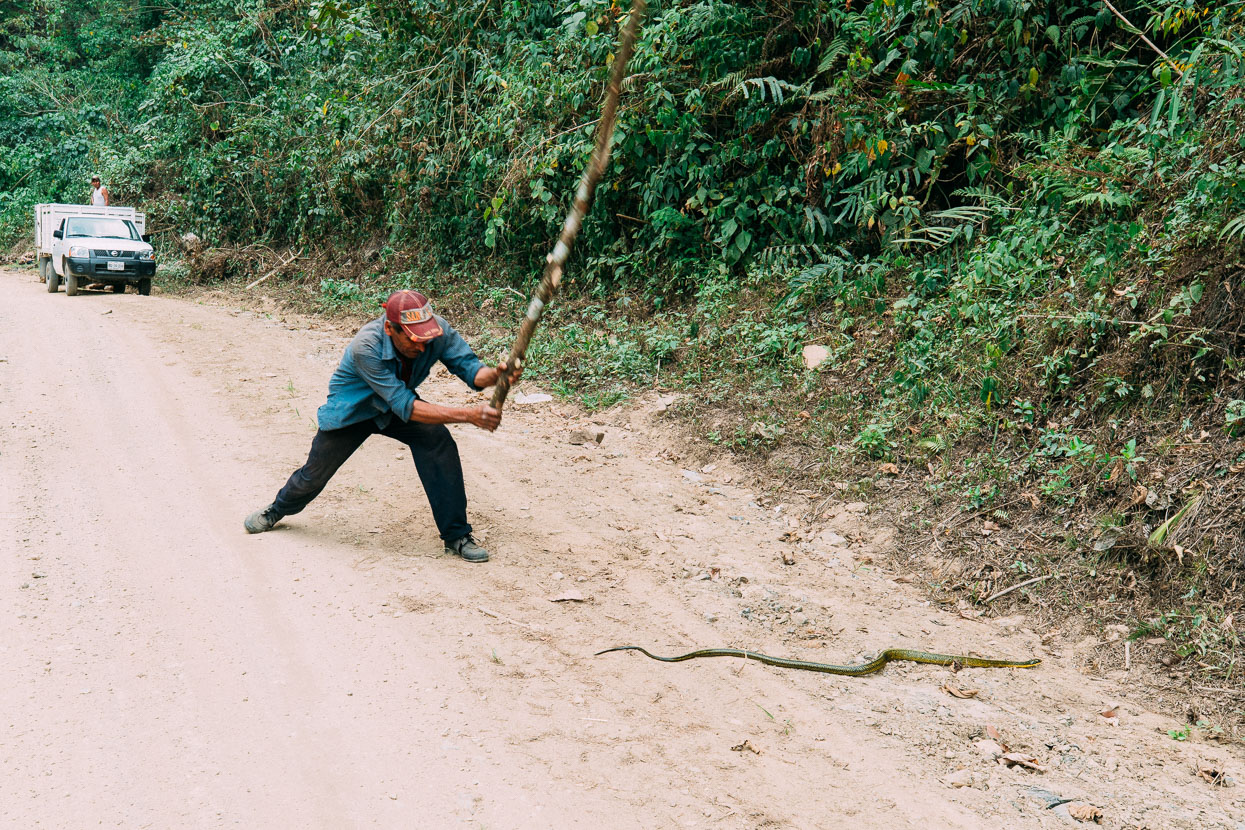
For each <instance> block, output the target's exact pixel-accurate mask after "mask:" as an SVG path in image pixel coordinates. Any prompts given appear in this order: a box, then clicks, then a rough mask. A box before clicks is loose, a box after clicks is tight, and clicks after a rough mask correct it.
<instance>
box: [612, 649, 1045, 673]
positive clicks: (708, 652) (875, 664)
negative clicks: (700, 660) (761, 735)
mask: <svg viewBox="0 0 1245 830" xmlns="http://www.w3.org/2000/svg"><path fill="white" fill-rule="evenodd" d="M611 651H638V652H640V653H641V654H643V655H644V656H645V657H651V658H653V659H654V660H660V661H662V662H663V663H682V662H683V661H684V660H691V659H692V658H694V657H743V658H746V659H748V660H756V661H757V662H758V663H764V664H765V665H767V666H777V667H778V668H780V669H804V670H805V671H819V672H824V673H826V674H844V675H847V676H848V677H864V676H865V675H867V674H873V673H874V672H878V671H881V670H882V667H883V666H885V665H886V664H887V663H889V662H891V661H892V660H908V661H910V662H912V663H932V664H934V665H936V666H951V665H957V664H958V665H960V666H963V667H965V668H974V669H996V668H997V669H1031V668H1033V667H1034V666H1036V665H1038V664H1040V663H1041V662H1042V661H1041V660H1040V659H1038V658H1036V657H1030V658H1029V659H1028V660H1003V659H994V658H990V657H967V656H960V655H955V654H934V653H933V652H929V651H912V650H911V649H906V648H888V649H886V650H885V651H883V652H882V653H881V654H879V655H878V656H877V657H874V658H873V659H872V660H870V661H869V662H867V663H861V664H859V665H855V666H836V665H834V664H833V663H813V662H810V661H808V660H791V659H789V658H786V657H770V656H769V655H768V654H760V653H759V652H755V651H744V650H743V649H740V648H702V649H700V650H699V651H689V652H688V653H687V654H681V655H679V656H678V657H658V656H657V655H656V654H653V653H651V652H649V651H647V650H646V649H643V648H641V647H640V646H614V647H613V648H607V649H605V650H604V651H598V652H597V653H596V655H594V656H598V657H599V656H600V655H602V654H608V653H609V652H611Z"/></svg>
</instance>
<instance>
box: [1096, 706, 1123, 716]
mask: <svg viewBox="0 0 1245 830" xmlns="http://www.w3.org/2000/svg"><path fill="white" fill-rule="evenodd" d="M1119 713H1120V706H1119V704H1118V703H1113V704H1111V705H1110V706H1108V707H1107V708H1106V709H1103V710H1102V711H1101V712H1099V713H1098V714H1100V715H1102V716H1103V717H1104V718H1113V717H1115V716H1116V715H1118V714H1119Z"/></svg>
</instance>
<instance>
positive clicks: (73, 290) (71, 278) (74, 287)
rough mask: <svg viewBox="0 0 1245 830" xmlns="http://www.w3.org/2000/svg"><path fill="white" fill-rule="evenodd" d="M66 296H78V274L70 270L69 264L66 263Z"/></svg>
mask: <svg viewBox="0 0 1245 830" xmlns="http://www.w3.org/2000/svg"><path fill="white" fill-rule="evenodd" d="M65 296H66V297H76V296H78V275H77V274H75V273H74V272H73V271H70V270H69V264H68V263H66V264H65Z"/></svg>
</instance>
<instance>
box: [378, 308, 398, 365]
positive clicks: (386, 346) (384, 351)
mask: <svg viewBox="0 0 1245 830" xmlns="http://www.w3.org/2000/svg"><path fill="white" fill-rule="evenodd" d="M378 322H379V323H380V359H381V360H397V359H398V350H397V349H395V348H394V347H393V338H392V337H390V336H389V332H387V331H385V318H384V317H381V318H380V320H379V321H378Z"/></svg>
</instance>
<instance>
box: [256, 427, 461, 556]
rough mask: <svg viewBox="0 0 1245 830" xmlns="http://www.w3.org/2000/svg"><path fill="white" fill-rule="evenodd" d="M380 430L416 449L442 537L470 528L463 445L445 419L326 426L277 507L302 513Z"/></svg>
mask: <svg viewBox="0 0 1245 830" xmlns="http://www.w3.org/2000/svg"><path fill="white" fill-rule="evenodd" d="M378 432H379V433H380V434H381V435H385V436H388V437H390V438H392V439H394V440H395V441H400V442H402V443H403V444H406V445H407V446H408V447H410V448H411V457H413V458H414V459H415V471H416V472H418V473H419V480H420V482H421V483H422V484H423V485H424V492H425V493H426V494H427V495H428V503H429V504H430V505H431V506H432V516H433V518H434V519H435V520H436V522H437V530H439V531H440V532H441V538H442V539H444V540H445V541H447V542H452V541H454V540H455V539H460V538H462V537H463V536H466V535H467V534H468V533H470V532H471V525H469V524H468V523H467V491H466V490H465V489H464V487H463V465H462V461H461V460H459V457H458V445H457V444H455V443H454V439H453V437H452V436H451V435H450V431H449V430H448V429H447V428H446V427H445V426H444V425H442V424H417V423H415V422H413V421H412V422H410V423H403V422H402V421H400V420H398V419H397V418H394V419H393V420H392V421H390V422H389V425H388V426H387V427H385V428H384V429H380V428H378V427H377V426H376V424H374V423H373V422H372V421H364V422H363V423H361V424H351V425H350V426H348V427H342V428H341V429H328V430H325V429H322V430H320V431H318V432H317V433H316V437H315V439H314V440H312V442H311V452H310V453H309V454H308V455H307V463H306V464H304V465H303V466H302V467H301V468H300V469H299V470H298V471H296V472H295V473H294V475H292V476H290V480H289V481H287V482H286V483H285V486H284V487H282V488H281V492H279V493H277V499H276V501H275V502H273V504H274V506H275V507H276V508H277V510H278V511H280V512H281V513H282V514H283V515H285V516H292V515H294V514H295V513H298V512H299V511H300V510H302V509H303V508H304V507H306V506H307V505H308V504H309V503H310V502H311V500H312V499H314V498H315V497H316V496H318V495H320V491H322V490H323V489H324V486H325V485H326V484H328V483H329V479H330V478H332V477H333V474H334V473H336V472H337V469H338V468H339V467H341V465H342V464H344V463H346V459H347V458H349V457H350V456H351V455H352V454H354V451H355V450H357V449H358V448H359V447H360V445H362V444H363V442H364V441H366V440H367V439H368V437H369V436H371V435H375V434H376V433H378Z"/></svg>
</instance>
